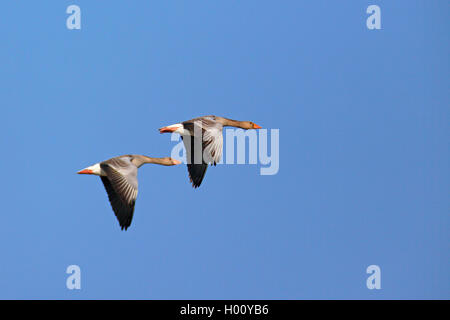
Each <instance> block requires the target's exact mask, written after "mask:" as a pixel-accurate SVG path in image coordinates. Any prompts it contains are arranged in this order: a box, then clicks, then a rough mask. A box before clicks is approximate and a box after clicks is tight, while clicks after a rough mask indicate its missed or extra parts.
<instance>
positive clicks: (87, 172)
mask: <svg viewBox="0 0 450 320" xmlns="http://www.w3.org/2000/svg"><path fill="white" fill-rule="evenodd" d="M77 173H78V174H94V172H93V171H92V170H88V169H83V170H81V171H78V172H77Z"/></svg>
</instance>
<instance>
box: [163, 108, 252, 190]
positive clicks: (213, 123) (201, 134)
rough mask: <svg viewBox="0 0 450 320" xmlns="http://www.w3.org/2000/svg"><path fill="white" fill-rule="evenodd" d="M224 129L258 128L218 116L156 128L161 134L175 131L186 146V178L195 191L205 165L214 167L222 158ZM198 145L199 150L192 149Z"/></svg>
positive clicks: (249, 122) (203, 174)
mask: <svg viewBox="0 0 450 320" xmlns="http://www.w3.org/2000/svg"><path fill="white" fill-rule="evenodd" d="M223 127H236V128H242V129H245V130H248V129H261V127H260V126H258V125H257V124H255V123H253V122H251V121H237V120H231V119H227V118H223V117H217V116H204V117H199V118H194V119H191V120H187V121H183V122H181V123H176V124H173V125H170V126H166V127H162V128H160V129H159V132H160V133H165V132H176V133H179V134H180V135H181V138H182V139H183V143H184V146H185V147H186V160H187V168H188V172H189V179H190V181H191V183H192V186H193V187H194V188H198V187H199V186H200V184H201V183H202V181H203V178H204V177H205V173H206V169H207V168H208V164H213V165H216V163H218V162H219V161H220V159H221V158H222V146H223V136H222V129H223ZM184 138H186V139H184ZM197 145H198V146H201V148H200V147H198V148H197V147H196V148H194V146H197ZM200 152H201V153H200Z"/></svg>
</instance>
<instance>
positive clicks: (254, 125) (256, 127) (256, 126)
mask: <svg viewBox="0 0 450 320" xmlns="http://www.w3.org/2000/svg"><path fill="white" fill-rule="evenodd" d="M253 129H262V127H261V126H258V125H257V124H256V123H254V124H253Z"/></svg>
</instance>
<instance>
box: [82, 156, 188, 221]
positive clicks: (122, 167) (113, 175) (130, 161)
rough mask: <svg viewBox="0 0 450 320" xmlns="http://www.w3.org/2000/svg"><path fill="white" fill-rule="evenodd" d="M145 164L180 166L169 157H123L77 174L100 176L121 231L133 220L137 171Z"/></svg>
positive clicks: (106, 161)
mask: <svg viewBox="0 0 450 320" xmlns="http://www.w3.org/2000/svg"><path fill="white" fill-rule="evenodd" d="M145 163H154V164H160V165H164V166H173V165H177V164H180V163H181V161H178V160H175V159H172V158H170V157H165V158H151V157H147V156H143V155H138V154H133V155H123V156H118V157H114V158H111V159H109V160H105V161H102V162H99V163H96V164H94V165H92V166H90V167H87V168H85V169H83V170H80V171H78V172H77V173H78V174H93V175H97V176H100V179H101V180H102V182H103V185H104V186H105V189H106V192H107V194H108V198H109V202H110V203H111V207H112V209H113V211H114V213H115V215H116V217H117V220H118V221H119V224H120V227H121V230H123V229H125V230H127V229H128V227H129V226H130V224H131V220H132V219H133V212H134V204H135V202H136V198H137V194H138V180H137V171H138V168H140V167H141V166H142V165H143V164H145Z"/></svg>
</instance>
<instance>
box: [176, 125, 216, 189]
mask: <svg viewBox="0 0 450 320" xmlns="http://www.w3.org/2000/svg"><path fill="white" fill-rule="evenodd" d="M214 118H215V117H214V116H206V117H200V118H196V119H192V120H188V121H185V122H183V126H184V129H186V130H188V131H189V132H190V133H191V136H190V137H188V136H185V137H184V138H183V136H182V139H183V142H184V146H185V148H186V160H187V162H188V164H187V167H188V172H189V178H190V180H191V182H192V186H193V187H194V188H197V187H199V186H200V184H201V183H202V181H203V178H204V176H205V173H206V169H207V168H208V164H213V165H216V164H217V163H218V162H219V161H220V159H221V158H222V149H223V137H222V125H221V124H220V123H218V122H216V121H215V120H214Z"/></svg>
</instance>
